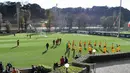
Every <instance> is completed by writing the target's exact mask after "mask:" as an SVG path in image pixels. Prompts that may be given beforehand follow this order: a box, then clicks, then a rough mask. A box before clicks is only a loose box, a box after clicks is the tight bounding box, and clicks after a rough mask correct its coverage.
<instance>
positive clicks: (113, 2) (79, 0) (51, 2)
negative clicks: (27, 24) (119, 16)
mask: <svg viewBox="0 0 130 73" xmlns="http://www.w3.org/2000/svg"><path fill="white" fill-rule="evenodd" d="M5 1H13V2H14V1H15V2H18V1H20V2H23V3H25V4H27V3H37V4H39V5H40V6H41V7H42V8H45V9H48V8H52V7H53V6H56V4H58V7H59V8H66V7H83V8H91V7H93V6H108V7H116V6H120V0H0V2H5ZM122 7H124V8H127V9H129V10H130V0H122Z"/></svg>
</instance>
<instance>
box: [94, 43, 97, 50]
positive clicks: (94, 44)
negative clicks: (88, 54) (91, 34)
mask: <svg viewBox="0 0 130 73" xmlns="http://www.w3.org/2000/svg"><path fill="white" fill-rule="evenodd" d="M96 45H97V41H95V42H94V48H95V49H96Z"/></svg>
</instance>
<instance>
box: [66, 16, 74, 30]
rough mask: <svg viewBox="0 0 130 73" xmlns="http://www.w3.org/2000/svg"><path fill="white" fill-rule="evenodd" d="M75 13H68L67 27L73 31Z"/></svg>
mask: <svg viewBox="0 0 130 73" xmlns="http://www.w3.org/2000/svg"><path fill="white" fill-rule="evenodd" d="M74 18H75V17H74V14H69V13H68V14H67V17H66V19H65V20H66V22H67V27H68V28H69V32H70V31H71V29H72V25H73V22H74Z"/></svg>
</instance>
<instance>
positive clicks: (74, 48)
mask: <svg viewBox="0 0 130 73" xmlns="http://www.w3.org/2000/svg"><path fill="white" fill-rule="evenodd" d="M76 48H77V47H76V45H74V47H73V50H72V51H73V58H74V57H75V50H76Z"/></svg>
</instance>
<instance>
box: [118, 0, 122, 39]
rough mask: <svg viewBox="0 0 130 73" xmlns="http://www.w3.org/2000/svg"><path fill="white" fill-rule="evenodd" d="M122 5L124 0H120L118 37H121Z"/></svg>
mask: <svg viewBox="0 0 130 73" xmlns="http://www.w3.org/2000/svg"><path fill="white" fill-rule="evenodd" d="M121 6H122V0H120V11H119V25H118V37H120V24H121Z"/></svg>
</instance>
